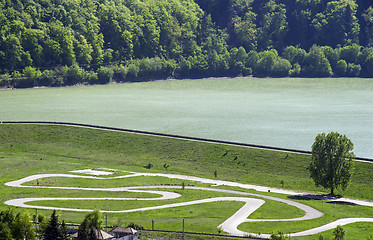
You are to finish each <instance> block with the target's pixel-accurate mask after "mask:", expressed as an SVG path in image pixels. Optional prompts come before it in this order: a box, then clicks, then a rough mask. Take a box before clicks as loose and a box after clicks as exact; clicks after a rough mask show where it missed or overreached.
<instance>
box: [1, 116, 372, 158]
mask: <svg viewBox="0 0 373 240" xmlns="http://www.w3.org/2000/svg"><path fill="white" fill-rule="evenodd" d="M1 124H41V125H62V126H73V127H84V128H93V129H101V130H107V131H117V132H127V133H135V134H143V135H150V136H158V137H167V138H174V139H182V140H189V141H199V142H207V143H215V144H225V145H233V146H239V147H248V148H257V149H265V150H273V151H280V152H289V153H298V154H306V155H311V154H312V153H311V151H305V150H296V149H289V148H280V147H269V146H263V145H256V144H249V143H239V142H232V141H224V140H214V139H207V138H199V137H187V136H181V135H175V134H166V133H156V132H148V131H140V130H132V129H125V128H116V127H104V126H97V125H91V124H82V123H69V122H53V121H1ZM355 160H357V161H363V162H370V163H373V159H372V158H362V157H356V158H355Z"/></svg>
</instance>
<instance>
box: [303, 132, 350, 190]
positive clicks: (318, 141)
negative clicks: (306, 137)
mask: <svg viewBox="0 0 373 240" xmlns="http://www.w3.org/2000/svg"><path fill="white" fill-rule="evenodd" d="M353 146H354V145H353V143H352V142H351V140H350V139H348V138H347V137H346V136H345V135H341V134H339V133H336V132H331V133H329V134H325V133H322V134H319V135H317V137H316V138H315V142H314V143H313V145H312V161H311V163H310V165H309V168H308V169H309V172H310V174H311V178H312V179H313V180H314V182H315V184H316V186H322V187H324V188H328V189H330V191H331V194H332V195H333V194H334V190H335V189H336V188H339V187H341V188H342V189H343V190H345V189H346V187H347V185H348V183H349V181H350V178H351V175H352V170H353V163H352V159H354V157H355V155H354V153H353V152H352V149H353Z"/></svg>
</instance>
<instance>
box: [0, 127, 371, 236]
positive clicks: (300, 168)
mask: <svg viewBox="0 0 373 240" xmlns="http://www.w3.org/2000/svg"><path fill="white" fill-rule="evenodd" d="M0 139H2V141H1V142H0V160H1V163H2V164H1V165H2V169H1V170H0V196H1V197H0V198H1V199H0V200H1V202H4V201H5V200H8V199H13V198H18V197H31V196H40V197H43V196H64V197H68V196H73V197H82V196H85V197H88V196H91V197H98V196H99V197H107V196H108V195H107V194H106V193H103V192H93V191H84V193H81V192H79V191H77V190H53V191H51V190H49V189H29V188H21V189H15V188H9V187H6V186H4V185H3V183H4V182H7V181H11V180H15V179H19V178H22V177H26V176H29V175H32V174H39V173H67V172H68V171H70V170H76V169H83V168H97V167H106V168H115V169H119V170H130V171H141V172H145V171H149V172H169V173H181V174H186V175H192V176H200V177H206V178H214V171H215V170H217V171H218V177H217V178H218V179H221V180H230V181H237V182H242V183H250V184H258V185H263V186H271V187H278V188H281V187H282V184H281V183H280V182H281V181H283V182H284V188H286V189H294V190H301V191H311V192H321V193H327V191H324V190H323V189H320V188H316V187H314V185H313V183H312V181H311V180H310V179H309V174H308V172H307V170H306V168H307V166H308V163H309V156H307V155H301V154H290V153H283V152H275V151H267V150H260V149H249V148H242V147H235V146H227V145H216V144H209V143H200V142H193V141H185V140H175V139H168V138H160V137H152V136H144V135H135V134H126V133H118V132H109V131H100V130H93V129H83V128H74V127H61V126H35V125H0ZM148 163H152V164H153V165H154V167H153V168H152V169H150V170H148V169H145V168H144V167H143V166H144V165H147V164H148ZM165 163H166V164H168V165H169V166H170V167H169V168H168V170H166V169H165V168H164V167H163V165H164V164H165ZM372 170H373V164H368V163H356V165H355V174H354V176H353V179H352V182H351V185H350V187H349V188H348V189H347V190H346V191H345V192H339V193H340V194H343V196H345V197H351V198H358V199H367V200H372V199H373V191H372V190H371V189H372V188H371V187H372V182H373V181H372V180H373V179H372V174H371V172H372ZM45 181H50V182H49V183H47V184H51V185H63V186H65V185H66V186H77V185H75V184H78V186H91V185H92V184H93V185H94V186H95V187H109V186H110V187H112V186H124V185H126V184H127V185H132V184H135V183H137V184H136V185H144V184H149V183H150V184H151V183H156V184H165V185H167V184H177V185H180V184H181V182H182V181H181V180H169V179H162V178H158V179H154V178H153V179H149V178H145V177H144V178H142V179H137V180H133V179H132V180H129V181H128V180H126V181H119V180H103V181H100V182H99V181H91V180H90V181H87V180H82V179H79V180H78V179H64V180H62V179H58V178H55V179H47V180H45ZM127 181H128V182H127ZM43 183H44V182H43ZM30 184H31V185H32V184H35V183H30ZM186 184H192V183H186ZM91 187H92V186H91ZM178 191H179V192H180V193H181V194H182V195H183V194H184V195H183V198H182V199H179V200H172V201H173V202H177V201H189V200H194V199H198V198H205V197H213V196H217V195H218V196H224V194H216V193H202V192H197V191H189V190H188V192H189V193H190V194H186V192H187V191H185V190H184V191H182V190H178ZM273 195H275V194H273ZM133 196H136V197H144V196H145V197H154V195H150V194H134V193H126V192H124V193H121V192H119V193H115V192H112V193H110V194H109V197H133ZM276 196H280V195H276ZM280 197H283V198H286V197H287V196H283V195H281V196H280ZM168 201H169V202H172V201H171V200H168ZM298 201H301V202H303V203H305V204H308V205H310V206H313V207H315V208H317V209H319V210H321V211H323V212H324V213H325V216H324V217H322V218H320V219H317V220H310V221H302V222H294V223H289V222H287V223H276V224H273V223H250V224H248V223H247V224H242V225H241V226H240V229H242V230H246V231H250V232H262V233H265V232H268V233H270V232H272V230H276V231H277V230H281V231H284V232H289V231H299V230H303V229H308V228H310V227H313V226H318V225H321V224H323V223H327V222H328V221H330V220H333V219H337V218H341V217H359V216H362V217H373V210H372V209H371V208H368V207H360V206H345V205H336V206H335V205H332V204H328V203H325V202H323V201H310V200H298ZM139 202H140V201H139ZM47 204H50V205H52V206H53V205H55V204H56V203H53V202H51V203H46V202H44V205H47ZM65 204H67V205H71V204H72V202H68V203H65ZM73 204H74V205H75V204H76V205H77V206H78V207H79V203H78V202H73ZM132 204H133V205H132ZM137 204H139V203H131V205H132V206H134V207H135V206H136V207H138V206H142V205H141V204H143V203H140V205H137ZM157 204H158V203H151V201H149V203H148V205H147V206H151V205H157ZM99 205H100V203H99V201H93V202H91V203H89V204H88V205H87V202H86V203H84V204H82V205H81V207H85V208H86V207H89V206H91V207H93V208H94V207H98V206H99ZM123 205H127V203H126V204H123ZM222 206H224V207H222ZM240 206H242V203H230V204H229V207H227V204H226V203H209V204H204V205H203V206H198V205H197V206H195V207H193V208H192V210H191V207H181V208H175V209H165V210H158V211H149V212H146V214H144V213H131V214H122V215H121V214H109V215H108V218H109V223H112V222H113V221H114V219H115V218H120V219H124V221H125V222H136V223H139V224H142V225H144V227H146V228H150V227H151V221H150V220H149V219H151V218H155V219H156V227H157V228H158V229H170V230H180V227H181V224H180V218H186V219H187V220H186V229H187V231H197V232H210V233H217V229H216V226H217V225H219V224H220V223H222V221H224V219H226V218H227V217H229V216H230V215H231V214H232V213H233V212H234V211H235V210H236V209H238V208H239V207H240ZM6 207H7V206H5V205H3V204H1V205H0V209H4V208H6ZM104 207H105V208H109V209H111V208H113V209H119V208H121V206H120V202H117V201H107V202H106V203H105V204H104ZM127 207H130V206H127ZM214 209H219V211H215V210H214ZM222 209H224V210H222ZM274 209H286V211H285V210H284V211H283V212H284V213H281V211H280V212H278V213H276V212H274ZM30 211H33V210H30ZM40 212H42V213H44V214H45V215H49V214H50V212H48V211H40ZM282 214H283V215H282ZM60 215H61V218H64V219H68V221H73V222H79V221H81V220H82V218H83V217H84V213H73V212H60ZM298 215H299V213H298V212H297V210H296V209H295V210H294V209H292V207H287V208H285V207H284V206H282V205H280V204H279V203H276V202H272V201H267V203H266V204H265V205H263V207H262V208H261V209H259V210H258V211H257V212H256V213H255V214H254V215H253V216H251V217H253V218H271V217H273V218H276V217H284V218H287V217H296V216H298ZM345 227H346V229H347V230H348V232H347V233H348V234H351V233H352V234H353V235H349V236H350V238H349V239H354V236H358V235H357V233H359V236H360V237H361V236H362V235H361V234H363V236H366V238H367V237H368V234H369V233H370V232H372V229H373V224H368V223H359V224H351V225H348V226H345ZM330 234H331V231H329V233H326V234H325V236H328V235H330ZM305 239H312V237H311V238H305ZM356 239H358V238H356Z"/></svg>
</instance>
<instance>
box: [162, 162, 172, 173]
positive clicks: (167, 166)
mask: <svg viewBox="0 0 373 240" xmlns="http://www.w3.org/2000/svg"><path fill="white" fill-rule="evenodd" d="M163 167H164V168H165V169H166V171H167V169H168V168H169V167H170V165H168V164H167V163H165V164H163Z"/></svg>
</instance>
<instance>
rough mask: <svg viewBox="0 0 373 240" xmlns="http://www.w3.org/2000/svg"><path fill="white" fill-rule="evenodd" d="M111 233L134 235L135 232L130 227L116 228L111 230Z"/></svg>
mask: <svg viewBox="0 0 373 240" xmlns="http://www.w3.org/2000/svg"><path fill="white" fill-rule="evenodd" d="M113 233H127V234H135V233H137V231H136V230H135V229H133V228H131V227H116V228H114V229H113Z"/></svg>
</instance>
